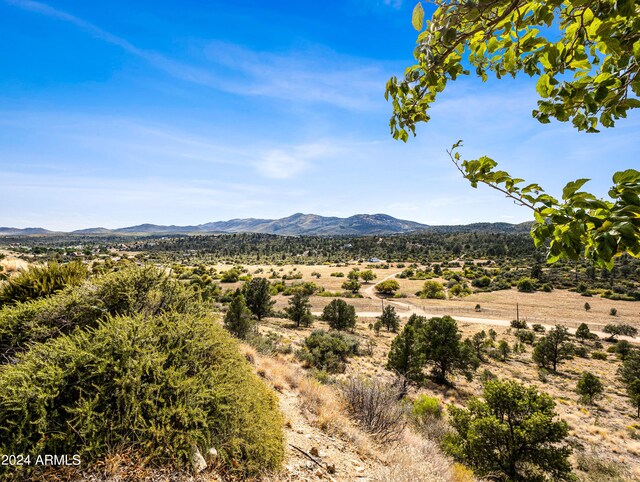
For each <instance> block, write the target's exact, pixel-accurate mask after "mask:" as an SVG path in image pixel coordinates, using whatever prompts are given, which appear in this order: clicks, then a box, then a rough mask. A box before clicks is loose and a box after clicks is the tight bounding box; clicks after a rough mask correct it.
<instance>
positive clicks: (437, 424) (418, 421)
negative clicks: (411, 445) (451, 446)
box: [411, 395, 450, 443]
mask: <svg viewBox="0 0 640 482" xmlns="http://www.w3.org/2000/svg"><path fill="white" fill-rule="evenodd" d="M411 422H412V424H413V427H414V428H415V429H416V430H417V431H418V432H419V433H420V434H421V435H422V436H423V437H425V438H427V439H429V440H433V441H435V442H438V443H440V442H441V441H442V440H443V439H444V438H445V437H446V436H447V435H448V434H449V432H450V427H449V424H448V423H447V421H446V419H445V418H444V417H443V416H442V406H441V405H440V403H439V402H438V399H437V398H434V397H429V396H428V395H419V396H418V398H416V399H415V400H414V402H413V404H412V405H411Z"/></svg>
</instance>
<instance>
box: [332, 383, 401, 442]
mask: <svg viewBox="0 0 640 482" xmlns="http://www.w3.org/2000/svg"><path fill="white" fill-rule="evenodd" d="M342 393H343V396H344V398H345V400H346V403H347V409H348V410H349V412H350V413H351V415H352V416H353V417H354V418H355V419H356V420H357V421H358V422H359V423H360V424H361V426H362V427H363V428H364V429H365V430H366V431H367V432H369V433H370V434H372V435H373V436H374V437H375V438H376V440H378V441H380V442H382V443H392V442H397V441H398V440H400V438H401V436H402V432H403V430H404V427H405V425H406V417H405V413H404V410H403V409H402V407H401V406H400V405H399V403H398V400H399V399H400V395H401V391H400V389H399V387H398V386H396V385H389V384H388V383H384V382H381V381H380V380H372V379H364V378H362V377H360V378H349V379H348V380H347V381H346V382H345V383H344V385H343V387H342Z"/></svg>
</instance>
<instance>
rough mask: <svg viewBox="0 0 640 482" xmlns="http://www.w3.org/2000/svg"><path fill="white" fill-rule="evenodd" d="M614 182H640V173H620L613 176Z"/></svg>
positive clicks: (633, 170)
mask: <svg viewBox="0 0 640 482" xmlns="http://www.w3.org/2000/svg"><path fill="white" fill-rule="evenodd" d="M613 182H615V183H616V184H622V183H625V182H634V183H637V182H640V172H638V171H636V170H635V169H627V170H626V171H618V172H616V173H615V174H614V175H613Z"/></svg>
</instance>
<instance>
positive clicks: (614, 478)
mask: <svg viewBox="0 0 640 482" xmlns="http://www.w3.org/2000/svg"><path fill="white" fill-rule="evenodd" d="M576 468H577V469H578V470H580V471H582V472H586V473H587V474H588V478H586V479H584V480H585V481H586V482H600V481H603V480H607V481H610V482H622V481H623V480H626V478H625V477H624V475H625V470H624V468H623V466H622V464H621V463H620V462H618V461H616V460H610V459H607V458H605V457H603V456H601V455H599V454H597V453H595V452H593V451H590V452H585V451H578V452H576ZM580 480H583V478H582V477H581V478H580Z"/></svg>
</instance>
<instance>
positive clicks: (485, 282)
mask: <svg viewBox="0 0 640 482" xmlns="http://www.w3.org/2000/svg"><path fill="white" fill-rule="evenodd" d="M471 284H472V285H473V286H475V287H477V288H487V287H488V286H489V285H490V284H491V278H489V277H488V276H481V277H480V278H476V279H474V280H473V281H471Z"/></svg>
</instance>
